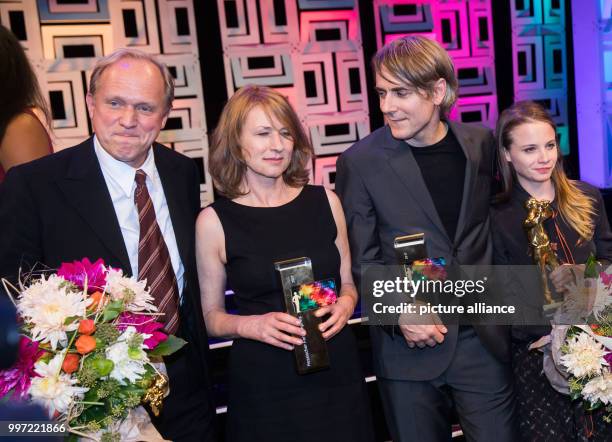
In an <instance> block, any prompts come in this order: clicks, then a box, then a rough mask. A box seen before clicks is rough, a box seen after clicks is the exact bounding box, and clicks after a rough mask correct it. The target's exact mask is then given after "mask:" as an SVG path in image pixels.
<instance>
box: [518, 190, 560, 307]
mask: <svg viewBox="0 0 612 442" xmlns="http://www.w3.org/2000/svg"><path fill="white" fill-rule="evenodd" d="M525 208H526V209H527V211H528V214H527V218H526V219H525V221H524V222H523V228H524V229H525V232H526V233H527V240H528V241H529V247H530V248H531V254H532V256H533V260H534V262H535V263H536V265H537V266H538V267H539V268H540V273H541V275H542V287H543V289H544V298H545V299H546V302H547V303H548V304H552V303H553V302H554V301H553V299H552V295H551V293H550V287H549V286H548V276H547V270H550V271H552V270H554V269H556V268H557V267H559V261H558V260H557V256H556V255H555V252H554V250H553V249H552V247H551V246H550V239H549V238H548V234H547V233H546V230H544V221H546V220H547V219H548V218H550V217H551V216H552V215H553V210H552V207H551V206H550V201H538V200H536V199H535V198H529V199H528V200H527V202H526V203H525Z"/></svg>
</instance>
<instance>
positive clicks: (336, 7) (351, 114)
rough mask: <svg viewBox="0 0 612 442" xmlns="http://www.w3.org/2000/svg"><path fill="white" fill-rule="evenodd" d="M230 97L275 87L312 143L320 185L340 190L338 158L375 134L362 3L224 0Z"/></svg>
mask: <svg viewBox="0 0 612 442" xmlns="http://www.w3.org/2000/svg"><path fill="white" fill-rule="evenodd" d="M217 3H218V7H219V24H220V29H221V39H222V44H223V59H224V64H225V76H226V83H227V94H228V96H231V95H232V94H233V93H234V92H235V91H236V90H237V89H238V88H240V87H241V86H244V85H245V84H249V83H254V84H259V85H266V86H271V87H274V88H275V89H277V90H278V91H279V92H281V93H282V94H283V95H285V96H286V97H287V98H288V99H289V101H290V102H291V104H292V105H293V106H294V108H295V109H296V111H297V113H298V115H299V116H300V118H301V121H302V124H303V125H304V127H305V129H306V131H307V133H308V134H309V135H310V139H311V141H312V143H313V146H314V150H315V153H316V158H315V159H314V162H313V173H314V177H313V178H314V182H315V183H316V184H323V185H325V186H327V187H329V188H332V189H333V187H334V182H335V170H336V158H337V156H338V154H340V153H341V152H342V151H344V150H345V149H346V148H348V147H349V146H350V145H351V144H353V143H354V142H355V141H357V140H359V139H361V138H363V137H364V136H366V135H367V134H368V133H369V129H370V128H369V126H370V124H369V113H368V101H367V89H366V82H365V71H364V69H365V65H364V60H363V51H362V44H361V29H360V24H359V23H360V21H359V8H358V5H357V2H356V1H352V0H340V1H338V0H337V1H320V0H314V1H313V0H287V1H272V0H267V1H266V0H262V1H256V0H244V1H223V0H218V1H217Z"/></svg>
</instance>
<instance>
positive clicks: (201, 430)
mask: <svg viewBox="0 0 612 442" xmlns="http://www.w3.org/2000/svg"><path fill="white" fill-rule="evenodd" d="M189 346H190V344H189V343H188V344H187V345H185V347H183V348H182V349H181V350H179V351H178V352H177V353H175V354H173V355H171V356H169V357H165V358H164V363H165V364H166V369H167V370H168V378H169V380H170V394H169V395H168V396H167V397H166V398H165V399H164V401H163V409H162V412H161V413H160V415H159V416H158V417H155V416H153V414H152V413H150V412H149V415H150V416H151V421H152V422H153V424H154V425H155V428H157V431H159V432H160V434H161V435H162V436H163V437H164V439H169V440H172V441H180V442H192V441H193V442H215V441H216V440H217V438H216V434H215V421H216V418H215V408H214V406H213V400H212V396H211V394H212V392H211V391H210V389H209V388H208V383H207V381H206V376H205V374H204V373H201V372H200V370H199V367H200V365H199V364H198V363H197V359H196V356H195V354H194V353H193V352H192V349H191V348H190V347H189Z"/></svg>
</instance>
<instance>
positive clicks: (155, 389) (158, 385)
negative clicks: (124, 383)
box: [142, 374, 168, 416]
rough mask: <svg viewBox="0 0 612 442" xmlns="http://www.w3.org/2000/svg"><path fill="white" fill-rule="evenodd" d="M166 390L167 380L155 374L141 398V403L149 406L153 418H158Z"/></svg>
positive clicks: (161, 375)
mask: <svg viewBox="0 0 612 442" xmlns="http://www.w3.org/2000/svg"><path fill="white" fill-rule="evenodd" d="M167 390H168V378H167V377H166V376H164V375H163V374H157V375H156V376H155V377H154V378H153V382H152V383H151V386H150V387H149V388H148V389H147V392H146V393H145V395H144V397H143V398H142V403H143V404H149V406H150V407H151V411H152V412H153V414H154V415H155V416H159V413H160V411H161V410H162V405H163V400H164V396H165V394H166V391H167Z"/></svg>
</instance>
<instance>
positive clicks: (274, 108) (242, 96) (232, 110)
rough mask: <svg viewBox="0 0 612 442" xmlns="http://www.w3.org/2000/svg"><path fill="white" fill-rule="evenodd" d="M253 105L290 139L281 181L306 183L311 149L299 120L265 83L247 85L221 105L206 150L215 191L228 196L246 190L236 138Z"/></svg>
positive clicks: (243, 162)
mask: <svg viewBox="0 0 612 442" xmlns="http://www.w3.org/2000/svg"><path fill="white" fill-rule="evenodd" d="M257 106H260V107H261V108H262V109H263V110H264V112H265V113H266V114H267V115H268V116H269V117H274V118H276V119H277V120H278V121H279V122H280V123H281V124H282V125H283V127H285V128H287V130H288V131H289V134H290V137H291V139H292V141H293V153H292V155H291V161H290V163H289V167H288V168H287V170H285V172H284V173H283V180H284V181H285V183H287V184H288V185H289V186H292V187H300V186H303V185H305V184H306V183H308V177H309V173H308V169H307V165H308V163H309V162H310V160H311V158H312V156H313V149H312V146H311V144H310V141H309V140H308V137H307V136H306V134H305V133H304V129H303V128H302V124H301V123H300V119H299V118H298V116H297V115H296V113H295V111H294V110H293V108H292V107H291V105H290V104H289V102H288V101H287V99H286V98H285V97H284V96H283V95H281V94H280V93H279V92H277V91H275V90H274V89H272V88H269V87H266V86H256V85H248V86H244V87H243V88H241V89H239V90H238V91H236V92H235V93H234V95H232V97H231V98H230V99H229V101H228V102H227V103H226V105H225V107H224V108H223V112H222V113H221V117H220V118H219V123H218V124H217V127H216V128H215V131H214V132H213V135H212V143H211V147H210V151H209V160H208V168H209V171H210V175H211V176H212V179H213V183H214V185H215V187H216V188H217V190H218V191H219V193H221V194H222V195H224V196H226V197H227V198H230V199H233V198H237V197H239V196H242V195H246V194H247V193H248V189H245V188H244V175H245V173H246V162H245V159H244V155H243V151H242V146H241V144H240V138H241V136H242V129H243V127H244V123H245V121H246V119H247V116H248V114H249V112H250V111H251V110H252V109H254V108H255V107H257Z"/></svg>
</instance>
